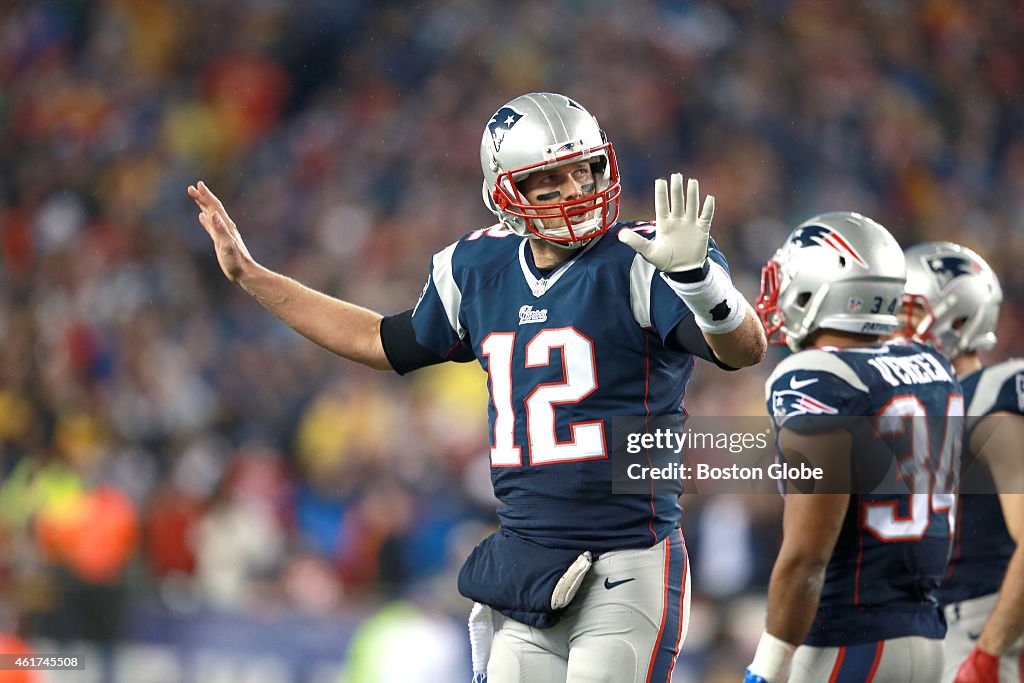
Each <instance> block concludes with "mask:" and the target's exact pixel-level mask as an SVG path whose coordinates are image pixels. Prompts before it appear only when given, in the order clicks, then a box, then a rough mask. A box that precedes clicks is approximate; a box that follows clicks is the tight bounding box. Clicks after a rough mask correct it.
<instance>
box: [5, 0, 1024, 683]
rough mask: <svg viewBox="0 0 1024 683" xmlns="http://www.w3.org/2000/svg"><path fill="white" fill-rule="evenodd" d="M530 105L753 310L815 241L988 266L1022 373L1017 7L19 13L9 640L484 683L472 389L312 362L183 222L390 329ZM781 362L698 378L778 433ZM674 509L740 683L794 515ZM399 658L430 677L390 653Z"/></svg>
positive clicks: (11, 149)
mask: <svg viewBox="0 0 1024 683" xmlns="http://www.w3.org/2000/svg"><path fill="white" fill-rule="evenodd" d="M535 90H548V91H556V92H562V93H565V94H567V95H569V96H571V97H573V98H575V99H578V100H579V101H580V102H581V103H582V104H583V105H584V106H585V107H587V108H588V109H589V110H590V111H591V112H592V113H593V114H595V115H596V116H597V117H598V120H599V121H600V122H601V124H602V127H603V128H604V129H605V130H606V131H607V133H608V135H609V137H610V138H611V140H612V141H613V143H614V145H615V150H616V152H617V154H618V157H619V165H620V168H621V171H622V174H623V180H624V186H625V197H624V205H623V212H622V216H623V217H624V218H636V219H651V218H653V207H652V206H651V204H652V191H651V190H652V180H653V179H654V178H655V177H666V176H667V175H668V174H670V173H672V172H676V171H679V172H683V173H684V174H686V175H687V176H693V177H697V178H699V179H700V182H701V188H702V190H703V191H704V192H706V193H711V194H714V195H715V196H716V199H717V213H716V216H715V221H714V227H713V235H714V236H715V238H716V240H717V241H718V243H719V245H720V246H721V247H722V249H723V251H724V252H725V254H726V255H727V256H728V257H729V259H730V263H731V266H732V272H733V275H734V279H735V280H736V282H737V283H738V285H739V287H740V289H741V291H743V292H744V293H745V294H746V296H747V297H748V298H749V299H751V300H752V299H753V298H754V297H755V296H756V295H757V291H758V279H759V273H760V267H761V265H762V264H763V263H764V261H765V260H766V259H767V258H768V257H769V256H771V254H772V252H773V251H774V249H775V248H776V246H778V244H780V243H781V240H782V239H783V237H784V236H785V235H786V234H787V233H788V231H789V230H790V229H791V228H792V227H793V226H795V225H796V224H797V223H798V222H799V221H801V220H803V219H804V218H807V217H809V216H810V215H813V214H814V213H818V212H821V211H825V210H857V211H860V212H862V213H864V214H867V215H869V216H871V217H873V218H875V219H877V220H879V221H880V222H881V223H883V224H884V225H886V226H887V227H888V228H889V229H890V230H891V231H892V232H893V233H894V234H895V235H896V237H897V238H898V239H899V240H900V242H901V244H903V245H904V246H908V245H910V244H913V243H915V242H917V241H921V240H926V239H954V240H956V241H960V242H962V243H964V244H967V245H969V246H971V247H973V248H975V249H976V250H978V251H979V252H980V253H981V254H982V255H983V256H985V257H986V258H987V259H988V260H989V262H990V263H991V264H992V266H993V267H994V268H995V270H996V272H997V273H999V274H1000V276H1001V278H1002V283H1003V289H1004V291H1005V292H1006V303H1005V304H1004V307H1003V314H1002V319H1001V323H1000V327H999V338H1000V343H999V346H998V347H997V349H996V350H995V351H994V352H993V353H992V355H991V358H992V359H1000V358H1004V357H1007V356H1010V355H1014V354H1020V353H1021V352H1022V351H1024V310H1022V306H1024V268H1022V266H1021V264H1022V263H1024V97H1022V93H1024V4H1022V3H1021V2H1019V0H1016V1H1011V0H1006V1H1005V2H984V3H968V2H957V1H955V0H922V1H920V2H909V1H907V2H904V1H899V2H887V1H882V0H860V1H857V2H841V1H839V0H772V1H770V2H753V1H741V0H725V1H722V2H703V1H702V2H696V1H686V0H639V1H630V2H623V1H621V0H543V1H540V0H536V1H535V0H523V1H521V2H515V3H507V2H494V1H493V0H436V1H431V2H425V1H416V2H413V1H389V2H370V1H368V0H367V1H357V0H348V1H344V2H335V1H331V0H287V1H286V0H203V2H199V0H102V1H96V2H85V1H83V0H67V1H64V2H28V1H25V2H5V3H0V159H2V165H0V252H2V260H0V271H2V275H3V277H2V280H0V348H2V349H3V353H2V356H0V358H2V360H0V633H3V632H6V633H8V634H9V635H14V634H16V635H20V636H21V637H23V638H26V639H28V640H29V641H32V642H38V641H42V642H51V643H58V644H59V643H67V642H80V641H87V642H90V643H93V644H94V645H95V646H96V647H97V648H98V650H97V651H98V652H101V653H106V654H105V656H109V657H110V658H112V661H113V660H116V658H117V652H118V651H119V649H121V648H123V647H124V646H125V644H127V643H132V642H134V641H137V640H140V639H143V640H144V633H145V632H146V629H147V626H146V624H147V623H150V622H151V621H152V620H154V619H174V621H173V623H174V624H176V628H178V629H181V631H180V632H179V635H181V634H183V633H186V631H187V629H188V628H189V624H191V623H198V622H199V621H200V620H201V619H203V618H206V617H208V616H209V615H234V616H236V617H241V618H244V619H248V620H250V621H251V620H257V621H260V623H266V624H268V628H270V626H269V624H270V623H271V622H274V621H275V620H277V621H278V622H280V621H282V620H285V619H307V620H312V621H310V622H309V623H314V624H325V623H345V624H348V625H349V627H350V628H348V630H344V629H343V633H344V634H346V635H344V636H342V637H339V639H338V642H329V643H326V644H325V647H326V648H327V649H332V650H333V652H334V654H335V656H336V659H337V661H338V666H337V671H338V676H345V677H347V678H346V680H349V681H357V682H359V683H374V682H375V681H385V680H388V681H390V680H402V681H416V680H421V679H419V678H414V677H412V676H413V674H414V673H415V672H416V671H417V670H431V671H434V672H437V671H443V670H445V669H444V667H446V666H447V667H454V669H449V670H454V671H457V672H458V673H457V674H453V675H452V677H451V678H445V676H444V675H442V674H437V673H434V674H433V677H432V678H431V677H428V678H424V679H423V680H431V681H443V680H456V679H459V680H461V678H460V677H462V676H463V671H464V670H465V667H466V666H467V665H466V663H465V661H466V660H465V657H466V654H465V651H464V648H465V644H464V643H463V640H464V639H463V638H462V634H463V632H464V631H463V630H462V629H463V626H461V625H460V624H461V623H462V622H463V619H464V617H465V616H466V613H467V610H468V604H467V603H466V602H465V601H464V600H462V599H461V598H459V597H458V596H457V594H456V593H455V580H454V573H453V572H455V571H456V570H457V568H458V566H459V565H460V563H461V561H462V560H463V559H464V557H465V556H466V554H467V552H468V550H469V549H470V548H471V547H472V546H473V544H475V543H476V542H477V541H478V540H479V539H480V538H481V537H482V536H483V535H484V534H485V533H486V532H487V531H488V530H489V529H490V527H491V526H492V525H493V524H494V522H495V517H494V512H493V510H494V501H493V499H492V495H491V491H490V483H489V475H488V463H487V451H486V447H487V430H486V387H485V384H484V380H485V376H484V374H483V373H482V371H481V370H480V369H479V367H478V366H477V365H476V364H470V365H458V366H455V365H451V366H445V367H439V368H433V369H428V370H423V371H420V372H417V373H414V374H413V375H412V376H411V377H408V378H399V377H397V376H395V375H391V374H385V373H378V372H374V371H371V370H367V369H365V368H361V367H359V366H356V365H354V364H350V363H347V362H344V361H341V360H339V359H337V358H335V357H333V356H332V355H330V354H329V353H327V352H326V351H324V350H322V349H320V348H318V347H316V346H315V345H313V344H311V343H310V342H308V341H306V340H304V339H302V338H301V337H300V336H299V335H297V334H295V333H294V332H292V331H290V330H289V329H288V328H287V327H285V326H284V325H283V324H281V323H279V322H277V321H276V319H274V318H273V317H272V316H271V315H270V314H268V313H266V312H265V311H263V310H262V309H261V308H260V307H259V306H258V304H256V303H255V302H254V301H253V300H252V299H250V298H249V297H248V296H246V295H245V294H244V293H243V292H241V291H240V290H238V289H237V288H235V287H234V286H233V285H231V284H230V283H228V282H227V281H226V280H225V279H224V277H223V276H222V274H221V272H220V270H219V268H218V266H217V262H216V259H215V257H214V255H213V253H212V250H211V246H210V243H209V239H208V237H207V236H206V234H205V233H204V232H203V230H202V228H201V226H200V225H199V223H198V221H197V220H196V208H195V206H194V204H193V203H192V202H191V200H189V199H188V197H187V196H186V194H185V188H186V187H187V186H188V185H189V184H190V183H193V182H195V181H196V180H198V179H202V180H204V181H206V182H207V184H209V185H210V187H211V188H212V189H213V190H214V191H215V192H216V193H218V194H219V196H220V197H221V198H222V199H223V200H224V201H225V203H226V205H227V207H228V209H229V211H230V212H231V214H232V217H233V218H234V219H235V221H236V222H237V223H238V225H239V228H240V230H241V231H242V233H243V235H244V237H245V239H246V241H247V243H248V246H249V249H250V251H251V252H252V253H253V255H254V256H255V257H256V258H257V260H260V261H261V262H263V263H264V264H265V265H267V266H269V267H271V268H274V269H276V270H279V271H282V272H285V273H287V274H289V275H291V276H293V277H295V278H296V279H298V280H300V281H302V282H304V283H306V284H308V285H310V286H312V287H315V288H317V289H320V290H322V291H324V292H327V293H329V294H332V295H337V296H340V297H342V298H345V299H347V300H350V301H353V302H356V303H358V304H362V305H365V306H368V307H370V308H373V309H376V310H379V311H381V312H384V313H393V312H398V311H401V310H403V309H406V308H409V307H411V306H412V305H413V303H414V302H415V300H416V296H417V294H418V293H419V291H420V288H421V287H422V284H423V281H424V278H425V277H426V272H427V266H428V259H429V258H430V256H431V255H432V254H433V253H434V252H436V251H439V250H441V249H442V248H444V247H445V246H446V245H448V244H449V243H451V242H453V241H454V240H456V239H457V238H458V237H459V236H461V235H462V234H463V233H465V232H467V231H469V230H472V229H475V228H480V227H486V226H487V225H490V224H491V223H492V222H493V217H492V215H491V214H490V213H489V212H487V211H486V209H485V208H484V206H483V204H482V202H481V201H480V182H481V178H482V176H481V171H480V168H479V157H478V150H479V141H480V135H481V132H482V130H483V126H484V124H485V123H486V122H487V120H488V119H489V118H490V116H491V114H492V113H493V112H494V111H495V110H496V109H497V108H498V107H499V106H501V105H502V104H503V103H504V102H506V101H507V100H509V99H511V98H512V97H515V96H516V95H519V94H521V93H523V92H528V91H535ZM780 357H781V355H780V354H777V353H774V352H773V354H770V355H769V358H768V359H767V361H766V362H765V363H764V364H762V365H761V366H759V367H757V368H753V369H748V370H744V371H742V372H739V373H732V374H725V373H722V372H720V371H718V370H716V369H714V368H711V367H709V366H704V367H702V368H700V369H699V370H698V371H697V372H696V373H695V376H694V378H693V381H692V383H691V387H690V389H689V391H688V392H687V397H686V402H687V403H686V404H687V408H688V410H689V411H690V412H691V413H695V414H699V415H714V416H725V415H758V414H762V413H763V412H764V407H763V382H764V379H765V377H766V376H767V374H768V373H769V372H770V369H771V367H772V366H773V365H774V363H775V362H777V360H778V359H779V358H780ZM684 503H685V509H686V512H685V514H684V518H683V524H684V530H685V533H686V538H687V541H688V544H689V546H690V552H691V557H692V558H693V563H694V565H693V567H694V573H693V577H694V591H695V598H694V609H693V615H692V619H691V625H690V636H689V639H688V641H687V644H686V647H685V648H684V653H685V654H686V656H685V657H683V658H682V660H681V662H680V665H679V668H678V674H677V676H678V680H680V681H691V680H692V681H697V680H700V681H716V680H737V676H738V675H741V673H737V672H741V671H742V668H741V666H742V662H745V661H747V659H748V658H749V654H750V652H751V651H752V649H753V646H754V644H755V639H756V638H757V636H758V635H759V633H760V630H761V626H762V623H763V622H762V619H763V592H764V589H765V585H766V579H767V575H768V572H769V571H770V567H771V563H772V562H773V560H774V550H775V547H776V543H777V536H778V534H779V521H778V512H779V510H780V509H781V504H780V502H779V501H778V500H777V499H774V498H772V497H768V496H755V497H750V498H742V497H738V496H722V497H717V498H704V497H700V496H688V497H686V498H685V500H684ZM709 539H713V542H714V548H715V549H714V550H712V548H711V547H710V544H709V543H708V541H709ZM381 610H382V611H381ZM370 615H374V616H372V617H370ZM147 619H149V620H150V622H147ZM389 619H390V620H389ZM389 624H390V625H392V626H393V628H396V629H400V628H405V629H406V631H407V632H406V633H405V635H403V636H402V638H403V642H406V643H421V646H420V649H421V650H422V652H419V653H417V651H416V646H414V645H407V646H406V647H405V648H404V651H403V652H404V653H405V654H403V653H402V652H400V653H399V654H400V655H401V657H399V658H396V657H394V656H392V657H391V658H390V659H389V658H388V657H383V658H382V657H374V656H370V655H369V654H367V653H371V652H377V651H378V650H377V648H381V647H383V645H382V643H386V642H387V639H388V638H389V637H394V636H393V634H392V631H390V630H389V629H390V628H392V626H389ZM394 625H397V626H394ZM417 629H419V630H417ZM292 632H293V633H299V631H292ZM286 633H287V632H286ZM416 633H418V634H419V636H420V637H421V638H420V639H419V640H417V636H416V635H409V634H416ZM428 634H430V635H428ZM349 636H350V637H349ZM181 638H184V636H181ZM296 639H298V638H296ZM284 640H285V641H287V638H285V639H284ZM342 641H344V642H342ZM171 643H172V644H173V641H171ZM279 644H280V643H279ZM293 645H294V647H296V648H297V647H300V645H299V644H297V643H294V644H293ZM281 646H282V647H288V643H287V642H284V643H283V644H281ZM380 651H387V650H380ZM446 658H447V659H446ZM382 659H383V660H388V661H387V665H388V666H391V667H392V670H393V671H392V673H396V672H397V675H398V676H399V677H398V678H389V677H388V676H389V674H388V673H387V672H385V671H380V672H374V671H372V669H373V668H374V667H377V668H380V667H383V666H385V664H384V663H382V662H381V661H380V660H382ZM396 659H397V660H398V661H394V660H396ZM435 660H436V661H435ZM140 661H145V658H142V659H141V660H140ZM453 662H454V664H453ZM428 663H429V664H428ZM139 666H140V667H141V669H140V670H143V669H145V666H144V665H139ZM431 667H434V668H433V669H431ZM0 675H2V674H0ZM104 675H105V676H108V677H109V678H114V674H104ZM287 675H288V676H291V677H290V678H288V677H285V678H281V680H296V681H298V680H313V678H314V677H313V676H312V675H310V676H307V677H306V678H303V677H302V676H300V675H298V674H287ZM182 676H183V677H184V678H182V680H186V679H187V675H186V674H182ZM281 676H285V674H281ZM214 678H215V677H212V676H206V677H203V678H201V680H204V681H205V680H214ZM321 678H322V679H323V680H339V678H338V677H331V676H329V675H326V674H325V675H324V676H322V677H321ZM467 679H468V678H467ZM95 680H100V679H99V678H96V679H95ZM132 680H143V678H140V677H138V676H135V677H133V678H132ZM229 680H230V679H229ZM238 680H241V679H238ZM246 680H256V679H246ZM266 680H273V679H266ZM317 680H320V679H317Z"/></svg>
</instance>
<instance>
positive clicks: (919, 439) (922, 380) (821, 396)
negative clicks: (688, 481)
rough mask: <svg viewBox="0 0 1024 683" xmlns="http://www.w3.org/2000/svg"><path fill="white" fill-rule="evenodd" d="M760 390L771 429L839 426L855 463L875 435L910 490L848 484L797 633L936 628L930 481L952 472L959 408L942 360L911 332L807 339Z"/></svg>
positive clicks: (939, 521)
mask: <svg viewBox="0 0 1024 683" xmlns="http://www.w3.org/2000/svg"><path fill="white" fill-rule="evenodd" d="M766 393H767V400H768V413H769V415H771V416H772V419H773V421H774V422H775V425H776V428H777V429H783V428H785V429H792V430H794V431H796V432H799V433H803V434H812V433H815V432H819V431H826V430H831V429H836V428H844V429H847V430H848V431H849V432H850V434H851V436H852V439H853V441H852V448H851V454H850V459H851V467H853V468H854V470H857V468H858V464H859V463H858V459H859V458H860V459H862V462H863V459H865V458H867V457H869V455H868V454H873V453H879V452H880V449H879V444H880V443H884V444H886V448H889V447H890V446H891V452H892V453H894V454H897V456H898V457H900V459H901V461H900V463H899V465H898V466H899V468H900V470H901V471H902V472H905V473H906V477H907V479H908V485H909V487H910V490H911V491H914V492H915V493H904V494H898V493H868V492H866V491H863V492H860V493H858V492H856V491H854V492H853V495H851V497H850V504H849V508H848V509H847V512H846V517H845V519H844V520H843V525H842V528H841V530H840V533H839V538H838V540H837V541H836V546H835V549H834V550H833V552H832V557H831V558H830V559H829V563H828V567H827V569H826V574H825V583H824V586H823V587H822V592H821V602H820V604H819V607H818V612H817V614H816V616H815V621H814V624H813V626H812V628H811V631H810V634H809V635H808V637H807V640H806V641H805V643H806V644H807V645H813V646H819V647H836V646H843V645H857V644H861V643H870V642H876V641H879V640H887V639H891V638H899V637H903V636H924V637H927V638H942V637H943V636H944V635H945V630H946V627H945V621H944V620H943V618H942V616H941V613H940V611H939V607H938V601H937V599H936V597H935V590H936V587H937V586H938V584H939V581H940V580H941V579H942V577H943V574H944V572H945V569H946V562H947V558H948V556H949V549H950V539H951V535H952V528H953V515H954V514H955V512H954V510H955V497H954V496H953V495H952V494H950V493H944V492H941V491H943V490H944V489H943V487H939V488H938V489H936V488H935V487H934V483H935V481H936V480H938V481H941V482H947V481H951V479H950V476H951V474H953V472H952V468H954V467H956V466H957V465H958V462H959V451H960V440H961V435H962V431H963V424H962V419H961V418H962V416H963V412H964V411H963V396H962V395H961V391H960V386H959V384H958V383H957V381H956V379H955V375H954V373H953V369H952V367H951V366H950V364H949V361H947V360H946V359H945V357H944V356H942V355H941V354H939V353H938V352H936V351H935V350H934V349H932V348H931V347H928V346H925V345H923V344H918V343H916V342H891V343H887V344H879V345H876V346H870V347H860V348H844V349H839V348H834V347H826V348H815V349H806V350H803V351H800V352H799V353H795V354H793V355H792V356H789V357H788V358H786V359H785V360H784V361H783V362H782V363H780V364H779V366H778V367H777V368H776V369H775V371H774V373H773V374H772V376H771V377H770V378H769V379H768V382H767V384H766ZM929 416H930V417H932V418H936V417H942V416H953V417H951V418H942V419H926V418H927V417H929ZM823 417H824V418H825V419H823ZM886 452H889V451H886ZM890 460H891V458H890ZM856 477H857V475H854V484H853V486H854V488H855V489H856V487H857V486H858V482H857V480H856ZM954 479H955V477H954ZM935 490H939V491H940V492H939V493H934V492H933V491H935ZM790 495H800V494H790Z"/></svg>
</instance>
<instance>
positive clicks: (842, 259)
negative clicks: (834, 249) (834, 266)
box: [839, 254, 846, 268]
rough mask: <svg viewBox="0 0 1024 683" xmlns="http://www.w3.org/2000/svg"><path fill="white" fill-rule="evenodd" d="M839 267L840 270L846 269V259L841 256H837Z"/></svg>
mask: <svg viewBox="0 0 1024 683" xmlns="http://www.w3.org/2000/svg"><path fill="white" fill-rule="evenodd" d="M839 267H840V268H845V267H846V257H845V256H843V255H842V254H840V255H839Z"/></svg>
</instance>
